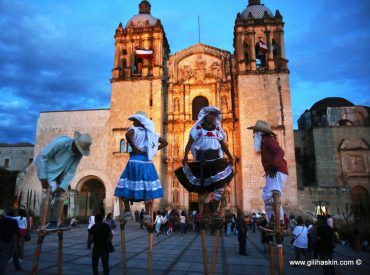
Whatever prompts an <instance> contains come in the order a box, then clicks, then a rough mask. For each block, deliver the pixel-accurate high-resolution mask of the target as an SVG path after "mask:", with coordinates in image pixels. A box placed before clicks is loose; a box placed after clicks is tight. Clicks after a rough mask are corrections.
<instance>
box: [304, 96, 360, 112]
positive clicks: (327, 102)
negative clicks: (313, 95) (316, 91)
mask: <svg viewBox="0 0 370 275" xmlns="http://www.w3.org/2000/svg"><path fill="white" fill-rule="evenodd" d="M353 106H355V105H354V104H353V103H352V102H350V101H348V100H347V99H345V98H342V97H327V98H324V99H321V100H319V101H317V102H316V103H315V104H314V105H312V107H311V109H310V111H318V110H321V109H326V108H329V107H334V108H335V107H353Z"/></svg>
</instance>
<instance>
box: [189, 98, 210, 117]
mask: <svg viewBox="0 0 370 275" xmlns="http://www.w3.org/2000/svg"><path fill="white" fill-rule="evenodd" d="M208 105H209V102H208V99H207V98H205V97H204V96H197V97H196V98H194V99H193V104H192V118H193V120H197V119H198V114H199V112H200V110H201V109H202V108H203V107H207V106H208Z"/></svg>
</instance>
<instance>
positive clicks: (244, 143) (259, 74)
mask: <svg viewBox="0 0 370 275" xmlns="http://www.w3.org/2000/svg"><path fill="white" fill-rule="evenodd" d="M234 50H235V52H234V56H235V66H236V67H235V74H236V88H237V92H238V105H239V106H238V107H239V108H238V110H239V122H240V136H241V154H242V157H241V162H242V163H241V165H242V184H243V188H242V189H243V208H244V209H251V210H253V209H261V208H262V205H263V202H262V199H261V198H259V197H256V196H254V195H253V194H261V192H262V187H263V185H264V178H263V175H264V171H263V168H262V165H261V161H260V155H257V154H256V153H255V152H254V150H253V135H252V132H251V131H248V130H247V127H248V126H251V125H254V124H255V122H256V121H257V120H258V119H262V120H266V121H268V122H269V124H270V125H271V126H272V129H273V131H274V132H275V133H276V134H277V139H278V142H279V144H280V145H281V146H282V147H283V149H284V151H285V158H286V160H287V162H288V168H289V180H288V182H287V184H286V186H285V192H284V194H283V200H282V201H283V204H284V205H283V206H285V207H291V206H296V205H297V180H296V167H295V156H294V138H293V122H292V109H291V102H290V84H289V69H288V60H287V59H286V56H285V46H284V22H283V17H282V15H281V14H280V12H279V11H278V10H277V11H276V12H275V14H273V13H272V12H271V11H270V9H268V8H267V7H266V6H264V5H263V4H261V1H260V0H249V2H248V5H247V7H246V8H245V10H244V11H243V12H241V13H238V15H237V17H236V20H235V27H234ZM287 194H289V196H288V195H287Z"/></svg>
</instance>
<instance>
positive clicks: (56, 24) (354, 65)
mask: <svg viewBox="0 0 370 275" xmlns="http://www.w3.org/2000/svg"><path fill="white" fill-rule="evenodd" d="M261 2H262V3H263V4H265V5H266V6H267V7H269V8H270V9H271V10H272V12H273V13H275V10H276V9H278V10H279V11H280V12H281V14H282V15H283V19H284V21H285V23H286V25H285V46H286V56H287V58H288V59H289V68H290V71H291V74H290V84H291V97H292V108H293V120H294V122H295V127H296V121H297V119H298V118H299V116H300V115H301V114H302V113H303V112H304V110H306V109H309V108H310V107H311V106H312V105H313V104H314V103H315V102H316V101H318V100H320V99H322V98H325V97H329V96H338V97H344V98H346V99H348V100H350V101H352V102H353V103H354V104H356V105H370V93H369V87H370V77H369V73H370V61H369V59H370V46H369V45H370V32H369V30H370V16H369V14H370V1H369V0H356V1H349V0H325V1H324V0H289V1H288V0H265V1H263V0H262V1H261ZM139 3H140V0H109V1H107V0H99V1H93V0H78V1H76V0H59V1H56V0H33V1H31V0H23V1H20V0H0V30H1V31H0V94H1V100H0V142H7V143H16V142H21V141H27V142H32V143H34V142H35V133H36V122H37V118H38V116H39V112H41V111H48V110H73V109H90V108H109V104H110V82H109V79H110V77H111V70H112V68H113V55H114V45H113V43H114V40H113V35H114V31H115V29H116V28H117V26H118V24H119V23H120V22H122V23H123V24H124V25H125V24H126V22H127V21H128V20H129V19H130V17H131V16H133V15H134V14H137V13H138V4H139ZM150 3H151V5H152V15H153V16H155V17H157V18H159V19H161V21H162V24H163V26H164V29H165V31H166V34H167V39H168V41H169V44H170V47H171V53H175V52H177V51H179V50H181V49H183V48H186V47H188V46H191V45H193V44H195V43H197V42H198V29H197V17H198V15H199V16H200V20H201V42H202V43H205V44H209V45H211V46H215V47H218V48H221V49H225V50H228V51H231V52H233V51H234V50H233V29H234V23H235V18H236V14H237V13H238V12H241V11H243V10H244V9H245V7H246V6H247V4H248V1H247V0H202V1H201V0H187V1H173V0H152V1H150ZM81 123H83V122H81Z"/></svg>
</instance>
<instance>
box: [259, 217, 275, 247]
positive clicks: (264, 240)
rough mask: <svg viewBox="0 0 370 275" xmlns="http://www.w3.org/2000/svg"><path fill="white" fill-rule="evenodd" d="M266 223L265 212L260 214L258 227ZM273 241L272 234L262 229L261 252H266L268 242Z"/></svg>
mask: <svg viewBox="0 0 370 275" xmlns="http://www.w3.org/2000/svg"><path fill="white" fill-rule="evenodd" d="M267 224H268V222H267V220H266V216H265V214H262V215H261V216H260V221H259V223H258V227H260V228H264V227H266V226H267ZM273 241H274V238H273V236H272V235H270V234H267V232H265V231H264V230H261V243H262V245H263V254H265V253H267V247H268V244H269V243H272V242H273Z"/></svg>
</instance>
